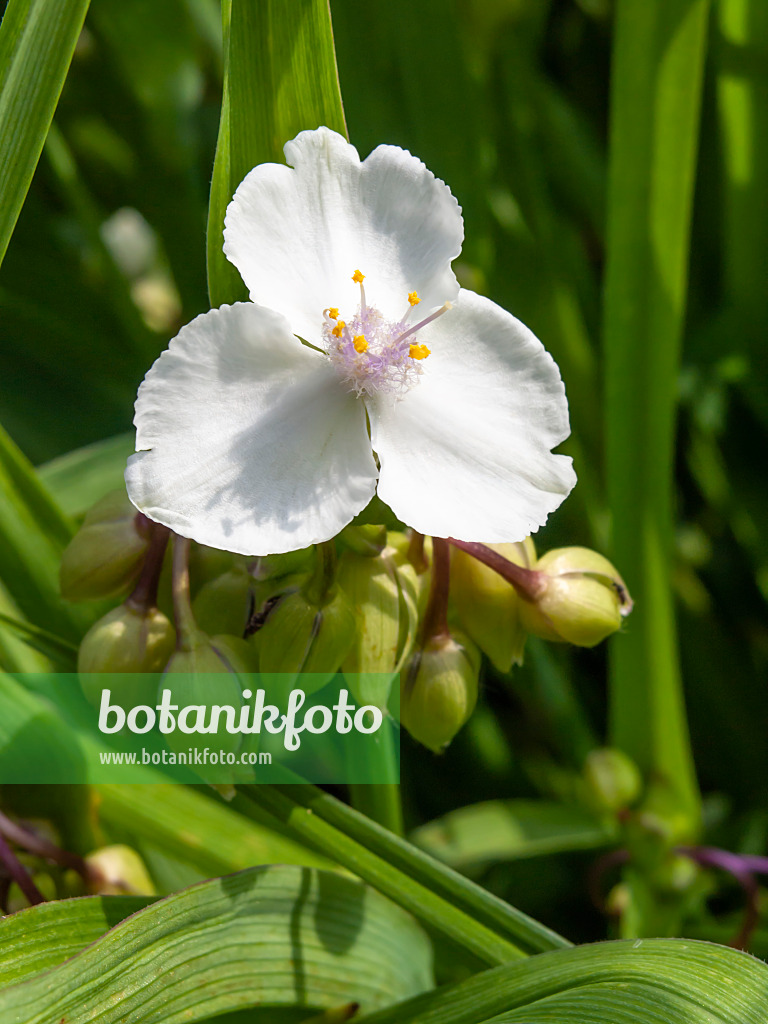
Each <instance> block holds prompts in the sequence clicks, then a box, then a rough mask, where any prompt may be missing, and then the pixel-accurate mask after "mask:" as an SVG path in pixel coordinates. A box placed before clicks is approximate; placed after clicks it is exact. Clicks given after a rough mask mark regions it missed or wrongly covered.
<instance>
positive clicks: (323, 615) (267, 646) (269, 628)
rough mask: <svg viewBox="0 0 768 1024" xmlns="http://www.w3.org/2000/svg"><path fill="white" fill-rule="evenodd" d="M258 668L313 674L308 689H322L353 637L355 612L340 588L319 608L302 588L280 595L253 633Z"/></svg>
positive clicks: (307, 683) (310, 690) (333, 672)
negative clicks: (261, 624)
mask: <svg viewBox="0 0 768 1024" xmlns="http://www.w3.org/2000/svg"><path fill="white" fill-rule="evenodd" d="M253 639H254V643H255V646H256V649H257V651H258V657H259V671H260V672H270V673H272V672H274V673H289V674H291V675H293V676H296V675H298V674H299V673H300V672H301V673H313V674H316V678H315V679H314V680H312V681H311V683H310V680H306V681H305V683H304V685H303V688H304V689H305V690H306V691H307V693H312V692H314V691H315V690H319V689H321V688H322V687H323V686H324V685H325V684H326V683H327V682H328V681H329V680H331V679H332V678H333V677H334V675H335V674H336V673H337V672H338V670H339V668H340V666H341V664H342V662H343V661H344V658H345V657H346V656H347V654H348V652H349V650H350V648H351V646H352V644H353V642H354V639H355V616H354V612H353V611H352V609H351V607H350V605H349V601H348V600H347V598H346V596H345V595H344V593H343V592H342V591H341V590H338V589H337V590H336V592H335V594H334V595H333V597H332V598H331V600H330V601H328V603H327V604H324V605H323V607H322V608H318V607H317V605H315V604H312V603H311V602H310V601H309V600H308V599H307V597H306V596H305V595H304V594H303V593H302V592H301V591H295V592H293V593H289V594H287V595H286V596H285V597H283V598H282V599H281V600H280V601H279V602H278V603H277V604H276V605H275V607H274V608H273V609H272V610H271V611H270V613H269V615H268V617H267V619H266V621H265V623H264V625H263V626H262V628H261V629H260V630H259V632H258V633H256V634H255V636H254V638H253Z"/></svg>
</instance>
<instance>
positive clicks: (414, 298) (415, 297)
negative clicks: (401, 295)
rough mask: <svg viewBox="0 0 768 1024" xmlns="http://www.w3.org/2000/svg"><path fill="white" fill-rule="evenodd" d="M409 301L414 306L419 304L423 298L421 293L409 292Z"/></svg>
mask: <svg viewBox="0 0 768 1024" xmlns="http://www.w3.org/2000/svg"><path fill="white" fill-rule="evenodd" d="M408 301H409V302H410V304H411V305H412V306H418V304H419V303H420V302H421V299H420V298H419V293H418V292H408Z"/></svg>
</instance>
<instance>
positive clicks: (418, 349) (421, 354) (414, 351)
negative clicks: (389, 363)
mask: <svg viewBox="0 0 768 1024" xmlns="http://www.w3.org/2000/svg"><path fill="white" fill-rule="evenodd" d="M431 354H432V351H431V349H428V348H427V346H426V345H411V347H410V348H409V349H408V355H409V356H410V357H411V359H426V358H427V356H429V355H431Z"/></svg>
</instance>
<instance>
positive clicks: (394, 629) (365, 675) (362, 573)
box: [337, 527, 418, 708]
mask: <svg viewBox="0 0 768 1024" xmlns="http://www.w3.org/2000/svg"><path fill="white" fill-rule="evenodd" d="M358 529H361V530H362V529H366V527H358ZM337 579H338V583H339V586H340V587H341V589H342V590H343V592H344V593H345V594H346V595H347V597H348V598H349V600H350V603H351V605H352V609H353V611H354V615H355V618H356V621H357V628H356V630H355V636H354V641H353V643H352V646H351V648H350V650H349V652H348V654H347V656H346V657H345V659H344V661H343V663H342V669H343V671H344V673H345V675H346V676H348V682H349V687H350V690H351V691H352V695H353V697H354V698H355V700H356V701H357V703H358V704H360V705H361V706H362V705H365V704H372V705H374V706H376V707H380V708H383V707H385V705H386V703H387V700H388V697H389V691H390V688H391V686H392V680H393V678H394V676H395V674H396V673H397V672H399V671H400V669H401V667H402V665H403V663H404V662H405V660H406V658H407V657H408V656H409V655H410V653H411V650H412V648H413V644H414V641H415V638H416V629H417V626H418V611H417V607H416V600H417V587H418V584H417V580H416V573H415V571H414V569H413V566H412V565H410V563H408V562H406V561H404V559H402V558H401V557H400V556H399V555H398V554H397V552H396V551H395V549H394V548H391V547H386V548H384V549H383V551H382V552H381V553H380V554H379V555H378V556H377V557H375V558H371V557H366V556H364V555H359V554H356V553H355V552H354V551H346V552H344V554H343V555H342V556H341V559H340V560H339V571H338V577H337Z"/></svg>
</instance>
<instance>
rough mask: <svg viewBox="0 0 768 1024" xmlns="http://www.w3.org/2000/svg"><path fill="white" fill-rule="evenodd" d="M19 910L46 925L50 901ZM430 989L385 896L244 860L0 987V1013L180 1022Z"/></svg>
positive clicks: (24, 1023)
mask: <svg viewBox="0 0 768 1024" xmlns="http://www.w3.org/2000/svg"><path fill="white" fill-rule="evenodd" d="M63 912H64V913H65V914H66V915H68V917H69V920H70V921H72V915H71V910H70V908H67V907H65V908H64V911H63ZM22 915H23V916H22V921H23V923H25V924H26V926H27V928H29V929H34V927H35V920H36V917H37V916H40V917H41V918H42V917H43V916H45V919H46V923H47V925H48V927H50V923H51V922H50V915H51V911H50V908H46V907H43V908H42V910H41V909H40V908H38V907H32V908H30V909H29V910H26V911H22ZM9 922H10V925H9ZM3 926H5V927H6V929H8V928H9V927H10V930H11V931H12V932H13V933H14V934H16V931H17V926H16V925H15V923H14V921H13V919H12V918H11V919H6V921H4V922H0V951H2V953H0V956H2V955H4V956H5V957H6V958H11V959H12V958H13V957H14V950H13V947H10V948H9V946H8V944H7V943H6V942H5V941H4V937H3V935H2V928H3ZM73 927H74V923H73ZM75 930H76V929H75ZM431 985H432V976H431V947H430V943H429V940H428V939H427V937H426V936H425V934H424V933H423V932H422V931H421V929H420V928H419V927H418V925H416V923H415V922H414V921H413V919H412V918H410V917H409V916H408V915H407V914H404V913H403V911H402V910H400V908H399V907H396V906H395V905H394V904H392V903H390V902H389V900H386V899H384V898H382V897H381V896H380V895H379V894H378V893H376V892H374V891H373V890H371V889H368V888H367V887H366V886H365V885H363V884H362V883H360V882H358V881H356V880H354V879H351V878H347V877H344V876H341V875H337V874H334V873H332V872H318V871H312V870H310V869H308V868H298V867H267V868H253V869H250V870H248V871H243V872H241V873H240V874H237V875H228V876H226V877H224V878H215V879H213V880H211V881H209V882H203V883H202V884H200V885H196V886H193V887H192V888H190V889H186V890H184V891H182V892H180V893H176V894H174V895H173V896H169V897H167V898H166V899H163V900H159V901H158V902H156V903H153V904H152V905H151V906H149V907H147V908H146V909H145V910H140V911H139V912H138V913H135V914H134V915H133V916H132V917H130V918H128V919H127V920H125V921H123V922H122V923H120V924H118V925H116V926H115V927H114V928H113V929H112V930H111V931H109V932H107V934H106V935H104V937H103V938H101V939H99V940H98V941H96V942H95V943H93V944H92V945H90V946H88V947H87V948H86V949H83V951H82V952H80V953H79V954H77V955H76V956H74V957H72V958H71V959H69V960H67V961H66V962H65V963H63V964H61V965H60V966H58V967H54V968H53V969H52V970H46V971H44V972H43V973H42V974H36V975H35V976H33V977H31V978H29V979H28V980H27V981H24V982H21V983H20V984H17V985H11V986H9V987H6V988H4V989H0V1020H3V1021H14V1024H50V1022H52V1021H57V1022H58V1021H60V1020H62V1019H63V1020H66V1021H67V1024H86V1022H87V1021H92V1020H94V1019H95V1018H96V1017H97V1016H98V1019H99V1021H100V1022H101V1024H123V1022H124V1021H127V1020H134V1019H135V1020H141V1022H142V1024H161V1022H162V1024H182V1022H185V1024H191V1022H194V1021H199V1020H205V1019H206V1018H208V1017H211V1016H212V1015H214V1014H217V1013H225V1012H226V1011H228V1010H234V1009H237V1008H240V1007H246V1006H304V1007H307V1009H308V1013H309V1010H310V1009H318V1010H319V1009H327V1008H330V1007H335V1006H339V1005H342V1004H344V1003H349V1002H351V1001H355V1002H358V1003H360V1005H361V1007H362V1009H363V1010H364V1011H368V1012H370V1011H373V1010H376V1009H378V1008H381V1007H384V1006H388V1005H390V1004H391V1003H393V1002H396V1001H398V1000H402V999H405V998H408V997H409V996H412V995H415V994H417V993H419V992H423V991H425V990H427V989H428V988H430V987H431Z"/></svg>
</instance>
